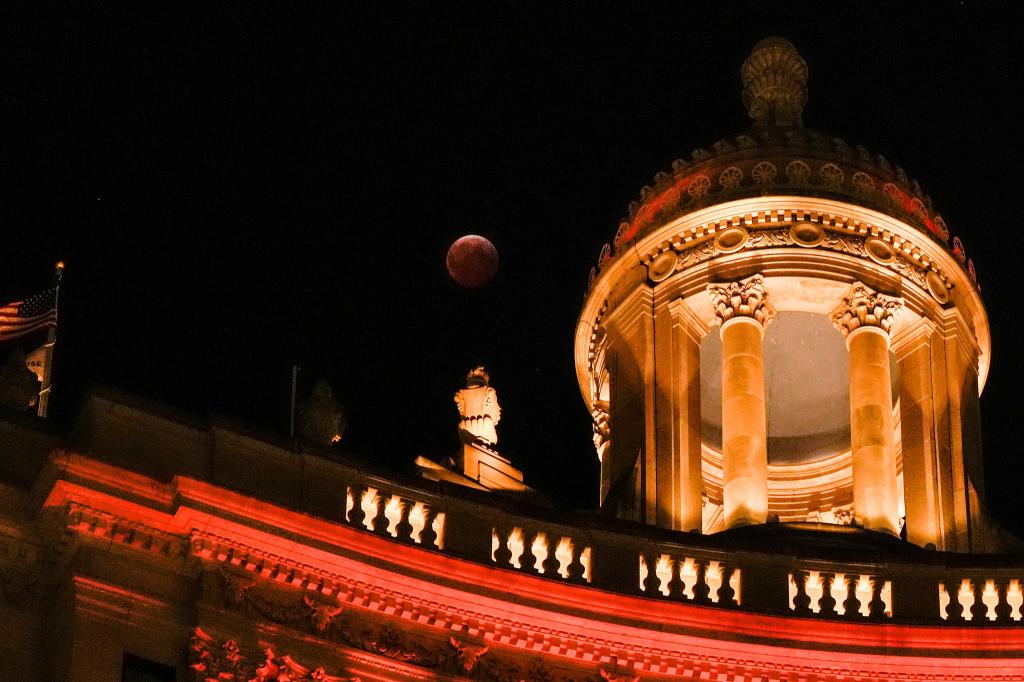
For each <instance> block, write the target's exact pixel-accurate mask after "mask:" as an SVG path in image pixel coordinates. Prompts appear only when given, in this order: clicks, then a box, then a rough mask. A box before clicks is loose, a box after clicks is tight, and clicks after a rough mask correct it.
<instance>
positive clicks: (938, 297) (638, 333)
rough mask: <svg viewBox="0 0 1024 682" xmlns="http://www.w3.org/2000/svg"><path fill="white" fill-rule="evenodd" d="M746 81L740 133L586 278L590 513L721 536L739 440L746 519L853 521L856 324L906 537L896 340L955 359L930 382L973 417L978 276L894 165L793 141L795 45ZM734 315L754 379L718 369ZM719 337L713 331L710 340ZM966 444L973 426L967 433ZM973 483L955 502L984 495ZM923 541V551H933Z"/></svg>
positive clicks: (639, 211)
mask: <svg viewBox="0 0 1024 682" xmlns="http://www.w3.org/2000/svg"><path fill="white" fill-rule="evenodd" d="M740 76H741V80H742V85H743V89H742V101H743V104H744V105H745V106H746V108H747V112H748V114H749V116H750V118H751V119H752V125H751V127H750V129H749V130H747V131H746V132H744V133H741V134H738V135H734V136H731V137H728V138H723V139H721V140H719V141H717V142H715V143H713V144H712V145H710V147H708V148H698V149H696V150H695V151H693V152H692V154H691V155H690V158H689V159H688V160H677V161H676V162H675V163H673V164H672V168H671V170H670V171H668V172H660V173H658V174H657V175H655V176H654V181H653V183H652V184H651V185H648V186H645V187H644V188H643V189H642V190H641V192H640V198H639V201H637V202H634V203H633V204H631V205H630V207H629V210H628V215H627V217H626V218H625V219H624V220H622V221H621V223H620V225H619V228H618V231H617V232H616V234H615V237H614V239H613V240H612V241H611V242H610V243H609V244H606V245H605V246H604V248H603V249H602V251H601V254H600V256H599V260H598V263H597V265H596V266H595V267H594V268H593V270H592V272H591V279H590V282H589V285H588V291H587V295H586V299H585V303H584V308H583V313H582V315H581V317H580V321H579V325H578V327H577V333H576V346H575V353H576V366H577V377H578V379H579V383H580V388H581V391H582V393H583V397H584V400H585V401H586V403H587V406H588V408H589V409H590V411H591V414H592V415H593V418H594V431H595V445H596V447H597V450H598V456H599V457H600V459H601V463H602V490H601V499H602V501H603V503H604V504H606V505H610V506H611V507H614V508H615V510H616V511H615V513H618V514H621V515H624V516H626V517H629V518H636V519H643V520H645V521H646V522H648V523H654V524H657V525H668V526H670V527H674V528H679V529H685V530H688V529H699V530H702V531H703V532H717V531H718V530H722V529H725V528H728V527H730V522H729V521H728V519H727V518H725V517H726V516H728V515H727V513H726V512H725V511H724V510H725V509H726V508H727V507H729V504H728V503H727V502H726V501H725V499H724V498H725V497H728V495H727V494H726V493H725V489H726V488H727V487H728V479H730V474H728V473H726V470H727V469H729V465H728V464H726V461H727V460H728V459H729V457H728V455H727V454H726V452H725V451H726V450H728V449H729V448H728V447H727V446H726V445H724V444H723V442H724V441H728V440H729V438H730V437H733V438H741V432H742V439H745V440H744V442H745V443H747V444H746V445H744V446H742V447H740V446H739V445H736V446H735V447H740V449H745V448H753V451H756V452H759V453H761V454H758V455H757V456H756V457H755V459H757V460H758V461H759V462H760V464H758V465H757V467H761V468H765V467H766V472H765V473H764V474H763V475H761V474H756V473H754V474H751V472H749V471H748V472H747V473H746V474H744V476H746V475H748V474H750V475H753V477H754V478H756V479H761V478H763V479H765V480H764V481H761V482H760V483H758V484H757V485H758V486H762V485H767V492H765V491H763V490H762V491H761V493H758V495H760V496H761V497H764V496H765V495H766V496H767V501H765V500H762V501H761V502H759V503H758V505H759V506H760V507H763V508H762V509H760V511H759V512H758V513H757V514H755V515H754V517H753V518H754V519H755V520H756V519H764V518H772V519H779V520H782V521H791V522H798V521H805V520H818V519H823V520H826V521H829V522H833V521H836V522H843V523H846V522H850V520H851V519H852V520H853V521H852V522H853V523H860V522H859V521H858V520H857V514H856V510H855V509H854V508H855V507H856V506H857V505H856V503H855V499H854V498H856V497H857V493H856V489H857V485H855V479H856V476H855V474H854V469H855V468H856V467H854V465H853V462H854V460H855V459H856V456H855V452H856V451H857V450H858V443H857V441H858V437H859V436H858V431H859V430H860V425H859V424H858V423H857V420H858V417H857V415H858V414H859V413H860V412H859V410H860V409H861V407H863V406H860V405H858V404H856V403H857V401H858V400H860V399H861V398H860V397H858V391H859V390H860V389H859V386H858V384H859V383H860V379H858V378H856V377H855V373H857V372H859V371H860V370H859V368H858V367H856V366H855V365H856V363H855V362H852V361H851V358H852V357H853V355H854V354H855V352H854V350H853V347H852V346H851V341H850V339H851V338H852V336H851V334H853V333H854V332H856V331H858V328H859V327H861V326H866V327H871V328H873V329H875V330H876V331H877V332H878V335H879V336H880V338H882V337H884V339H883V340H880V341H878V343H879V344H882V345H884V349H883V350H882V351H879V352H885V353H886V355H887V357H888V362H887V363H885V364H886V365H887V366H886V367H885V371H884V372H883V373H881V374H879V375H878V376H877V377H876V381H875V384H877V385H878V386H879V387H880V386H881V384H882V383H884V384H885V387H886V393H887V396H886V397H885V398H884V399H883V398H882V397H879V396H880V395H881V393H880V392H881V388H879V389H878V391H879V392H878V393H877V395H876V397H877V398H878V400H880V401H882V402H881V403H880V404H879V405H875V406H874V408H872V409H875V408H881V409H883V410H884V411H885V412H886V414H887V416H885V417H884V420H883V421H882V422H879V423H880V424H884V430H887V431H889V432H890V433H889V435H888V436H887V438H888V441H887V443H886V444H885V445H884V448H883V449H886V451H887V452H888V454H887V455H886V457H887V458H888V459H887V460H886V461H887V463H886V464H885V465H884V466H883V469H885V470H886V476H887V477H889V478H891V479H892V480H891V481H890V482H889V483H888V484H887V485H888V486H889V488H891V490H889V491H888V492H886V493H885V495H886V496H888V498H889V500H890V501H889V502H887V503H886V505H884V506H889V507H891V509H890V510H889V511H888V512H886V515H887V516H888V517H889V518H888V521H886V522H885V526H886V528H887V529H888V531H890V532H894V533H899V532H902V530H901V529H902V525H903V524H904V522H905V519H906V518H908V517H909V516H910V515H911V512H909V511H908V510H907V508H906V507H907V504H909V505H910V507H913V506H914V503H913V502H911V500H913V499H914V498H916V497H917V493H916V492H914V491H913V490H909V489H906V486H907V485H909V484H908V482H907V480H906V479H907V475H908V473H909V472H914V471H916V467H917V463H910V464H909V466H907V463H906V462H905V461H904V459H905V455H906V453H907V452H911V451H916V450H918V449H920V448H924V449H926V450H927V449H928V448H931V447H932V445H929V444H927V443H925V444H921V443H917V442H915V441H914V439H915V438H922V439H925V440H928V438H927V434H926V433H925V431H922V430H920V429H919V427H920V424H918V423H917V419H918V416H917V410H916V408H917V406H916V405H913V404H912V403H911V402H910V401H911V399H912V398H913V397H914V396H915V395H917V393H919V392H920V391H919V387H914V386H913V385H911V384H912V382H914V381H919V380H920V376H919V374H920V372H919V371H918V370H915V371H914V372H910V374H908V375H907V376H904V374H906V373H907V372H908V371H909V370H910V369H912V368H913V366H914V365H913V363H915V362H923V360H920V359H909V356H908V353H910V350H909V349H910V348H911V347H912V346H913V342H911V341H909V339H910V338H911V337H912V336H914V335H915V334H916V335H917V336H918V337H920V336H930V338H931V337H934V338H931V340H930V341H929V344H933V345H930V346H929V348H931V349H932V350H930V351H929V352H930V353H933V354H935V353H939V352H940V350H941V352H942V353H945V354H949V353H951V352H952V350H953V346H956V348H957V352H959V353H961V355H962V359H963V362H962V363H961V364H955V363H954V364H950V365H949V366H948V367H946V368H945V370H944V371H948V372H952V374H950V375H949V376H948V378H949V380H950V381H956V382H958V383H959V384H960V385H959V386H956V387H955V389H954V388H951V389H950V395H949V396H947V397H948V399H949V400H950V401H952V404H956V405H958V406H962V405H965V404H970V405H972V406H973V405H974V404H976V401H977V393H978V391H979V390H980V388H982V387H983V386H984V383H985V378H986V375H987V372H988V367H989V355H990V338H989V328H988V320H987V316H986V313H985V309H984V306H983V304H982V302H981V298H980V295H979V291H978V286H977V280H976V277H975V273H974V264H973V262H972V261H971V260H970V259H969V258H968V257H967V256H966V254H965V252H964V248H963V244H962V243H961V241H960V240H959V239H958V238H956V237H953V236H951V235H950V232H949V229H948V227H947V225H946V222H945V220H944V219H943V218H942V216H941V215H940V214H939V213H938V212H937V211H936V210H935V208H934V206H933V203H932V200H931V198H929V197H928V196H927V195H925V194H924V192H923V191H922V190H921V187H920V186H919V185H918V183H917V182H916V181H913V180H911V179H909V178H908V176H907V174H906V173H905V172H904V170H903V169H902V168H900V167H899V166H894V165H892V164H891V163H890V162H889V161H888V160H886V158H885V157H883V156H881V155H879V154H873V153H871V152H869V151H868V150H867V149H866V148H865V147H862V146H851V145H850V144H847V143H846V142H844V141H843V140H841V139H839V138H836V137H832V136H830V135H828V134H825V133H822V132H817V131H815V130H811V129H808V128H805V127H804V125H803V109H804V106H805V105H806V103H807V97H808V93H807V76H808V67H807V64H806V62H805V61H804V60H803V58H802V57H801V56H800V55H799V53H798V52H797V50H796V48H795V47H794V46H793V45H792V44H791V43H790V42H789V41H787V40H785V39H783V38H778V37H770V38H766V39H764V40H762V41H760V42H759V43H757V45H755V46H754V48H753V50H752V52H751V53H750V55H749V56H748V57H747V59H746V60H745V61H744V62H743V64H742V66H741V68H740ZM857 292H859V293H857ZM844 301H845V302H846V304H848V305H847V308H846V309H845V312H844V311H843V310H842V308H843V302H844ZM850 305H852V306H853V307H850ZM890 313H891V314H890ZM865 315H867V317H865ZM844 316H845V317H844ZM744 319H745V320H748V321H753V322H754V323H756V324H755V325H754V326H756V327H757V329H758V334H759V335H760V336H759V338H760V339H762V343H760V344H759V345H758V348H756V353H754V356H752V357H753V359H752V360H751V362H753V363H754V367H753V369H751V368H749V367H748V368H745V369H743V370H735V371H732V370H730V372H731V373H729V372H727V371H726V368H727V366H728V365H729V364H730V363H731V362H733V359H732V356H730V355H729V353H728V352H725V355H723V349H724V346H725V345H726V341H725V337H724V334H725V330H726V327H727V326H730V325H732V323H733V322H737V321H738V320H744ZM716 325H721V334H719V333H709V331H710V330H711V328H713V327H715V326H716ZM732 326H734V325H732ZM954 329H956V330H959V331H954ZM915 330H916V331H915ZM940 337H941V338H943V339H946V340H947V341H945V343H947V344H950V345H948V346H947V347H946V348H945V349H940V348H939V345H940V343H939V338H940ZM915 338H916V337H915ZM953 338H956V339H958V340H957V341H955V342H954V341H952V340H951V339H953ZM750 343H753V341H751V342H750ZM880 348H881V346H880ZM751 352H753V349H751ZM934 361H935V362H937V360H934ZM945 361H946V360H943V362H945ZM872 363H873V365H874V366H877V365H879V364H880V363H879V362H877V361H872ZM737 372H738V374H737ZM750 372H753V373H754V375H755V376H754V379H753V380H752V382H751V383H750V385H749V386H746V387H745V388H742V389H737V390H740V392H741V393H743V394H744V396H745V397H742V399H741V398H739V397H738V398H735V400H736V401H739V402H736V403H735V404H736V405H739V404H741V403H743V401H744V400H747V398H750V400H752V401H753V402H752V403H750V404H746V406H745V407H744V408H743V410H746V411H748V412H749V415H748V417H749V419H747V418H746V417H744V419H747V421H743V420H742V419H741V421H743V423H742V424H741V425H740V426H736V427H735V428H739V429H740V431H733V432H732V436H730V435H728V434H724V433H723V432H724V431H728V430H729V429H730V427H729V425H728V424H727V423H726V422H728V419H729V417H730V414H732V413H733V412H735V410H736V409H739V408H738V407H737V408H735V409H734V408H733V407H729V405H727V403H729V401H730V398H729V396H728V395H726V393H727V392H728V390H729V386H730V381H739V380H740V379H737V377H740V378H741V379H742V380H743V381H746V380H747V374H749V373H750ZM882 374H884V376H882ZM935 378H936V377H934V376H933V377H931V378H929V381H931V380H934V379H935ZM972 386H973V388H971V387H972ZM751 392H752V394H755V395H754V397H750V396H747V395H746V393H751ZM954 394H955V395H954ZM908 408H914V409H912V410H910V409H908ZM964 409H967V408H964ZM970 409H973V407H971V408H970ZM876 411H877V409H876ZM889 413H891V414H889ZM908 416H909V418H910V419H911V420H912V422H911V423H909V424H908V423H907V421H906V420H907V418H908ZM879 419H881V417H879ZM935 419H941V416H936V417H935ZM965 419H966V418H965ZM751 420H752V421H751ZM926 421H928V420H926ZM755 422H756V423H755ZM751 429H752V431H750V432H749V433H748V432H747V430H751ZM913 429H918V433H917V434H911V431H912V430H913ZM964 429H970V430H972V433H973V430H976V429H975V426H973V422H972V425H969V426H968V425H966V422H965V425H964ZM876 430H877V429H876ZM874 437H875V436H871V437H870V438H869V440H870V439H872V438H874ZM621 439H624V440H625V441H626V444H625V445H624V446H623V450H621V451H619V452H618V453H617V452H616V450H615V448H616V444H617V443H618V442H621ZM737 442H738V441H737ZM929 442H930V441H929ZM958 447H959V449H960V450H961V451H966V449H969V447H973V446H958ZM979 452H980V451H979ZM748 454H749V453H748ZM915 456H916V455H915ZM974 456H977V457H980V454H977V453H976V455H971V457H974ZM620 458H621V459H620ZM890 460H891V461H890ZM744 466H745V465H744ZM951 466H952V465H951ZM971 466H973V465H971ZM978 466H979V467H980V463H979V464H978ZM757 467H755V468H757ZM862 468H863V467H862ZM890 468H891V469H892V471H891V472H889V471H888V470H889V469H890ZM908 470H909V472H908ZM890 474H891V476H890ZM975 478H976V479H977V480H976V481H975V483H974V484H969V486H968V487H970V485H975V484H976V485H977V486H979V487H980V485H981V482H980V478H979V477H977V476H975ZM916 486H918V483H916V482H915V483H913V485H910V487H911V488H913V487H916ZM666 491H668V492H666ZM933 492H934V491H930V492H927V493H922V494H924V495H925V496H926V497H927V496H930V495H932V493H933ZM947 494H949V495H953V493H952V492H948V493H947ZM871 495H874V493H872V494H871ZM698 497H699V498H700V499H699V501H698V499H697V498H698ZM865 504H867V503H866V502H865ZM709 510H711V511H710V512H709ZM861 513H862V514H863V513H866V512H865V510H861ZM920 513H921V514H925V512H923V511H922V512H920ZM750 521H751V519H745V520H744V521H743V522H744V523H747V522H750ZM755 522H756V521H755ZM868 525H870V523H869V524H868ZM961 525H962V527H963V522H962V523H961ZM964 528H965V527H964ZM947 530H948V529H947ZM935 532H936V531H935V530H934V528H933V529H932V530H931V531H929V533H931V535H929V538H930V539H928V540H922V544H927V543H929V542H930V543H933V544H937V546H943V543H942V542H937V543H936V542H934V541H935V539H936V538H934V537H932V535H934V534H935ZM963 532H966V531H965V530H964V531H963ZM946 546H950V545H949V544H948V543H947V544H946Z"/></svg>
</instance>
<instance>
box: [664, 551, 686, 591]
mask: <svg viewBox="0 0 1024 682" xmlns="http://www.w3.org/2000/svg"><path fill="white" fill-rule="evenodd" d="M685 565H686V559H672V558H671V557H670V558H669V560H668V567H669V569H670V570H671V571H672V573H671V575H669V577H668V596H669V597H672V598H673V599H685V598H686V594H685V593H684V590H685V589H686V585H685V584H684V583H683V566H685Z"/></svg>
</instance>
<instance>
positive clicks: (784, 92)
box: [740, 36, 807, 127]
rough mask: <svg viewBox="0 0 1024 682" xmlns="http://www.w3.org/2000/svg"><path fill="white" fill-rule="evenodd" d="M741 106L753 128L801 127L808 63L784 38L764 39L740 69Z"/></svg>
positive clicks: (805, 96)
mask: <svg viewBox="0 0 1024 682" xmlns="http://www.w3.org/2000/svg"><path fill="white" fill-rule="evenodd" d="M740 76H741V77H742V78H743V104H744V105H746V107H747V111H748V112H749V113H750V118H752V119H754V125H755V126H767V125H776V126H799V127H803V121H802V120H801V118H800V115H801V114H802V113H803V110H804V105H806V104H807V62H805V61H804V60H803V58H802V57H801V56H800V54H799V53H798V52H797V51H796V48H795V47H793V43H791V42H789V41H788V40H786V39H785V38H779V37H775V36H773V37H771V38H765V39H764V40H762V41H761V42H759V43H758V44H757V45H755V46H754V49H753V50H752V51H751V52H750V56H749V57H747V60H746V61H745V62H743V67H742V68H741V69H740Z"/></svg>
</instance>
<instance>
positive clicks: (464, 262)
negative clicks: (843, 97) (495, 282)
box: [445, 234, 498, 289]
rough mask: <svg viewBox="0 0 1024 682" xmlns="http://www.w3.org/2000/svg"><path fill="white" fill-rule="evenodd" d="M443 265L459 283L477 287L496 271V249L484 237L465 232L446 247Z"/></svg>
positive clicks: (472, 287)
mask: <svg viewBox="0 0 1024 682" xmlns="http://www.w3.org/2000/svg"><path fill="white" fill-rule="evenodd" d="M445 265H447V266H448V274H449V275H451V276H452V279H454V280H455V281H456V282H458V283H459V284H460V285H462V286H464V287H466V288H467V289H479V288H480V287H482V286H484V285H485V284H487V283H488V282H490V281H491V280H492V279H494V275H495V274H496V273H497V272H498V250H497V249H496V248H494V244H492V243H491V242H490V241H488V240H487V239H486V238H484V237H481V236H479V235H476V234H467V235H466V236H464V237H459V238H458V239H456V240H455V242H454V243H453V244H452V245H451V246H450V247H449V248H448V255H447V257H446V258H445Z"/></svg>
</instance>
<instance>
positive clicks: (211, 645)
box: [189, 628, 359, 682]
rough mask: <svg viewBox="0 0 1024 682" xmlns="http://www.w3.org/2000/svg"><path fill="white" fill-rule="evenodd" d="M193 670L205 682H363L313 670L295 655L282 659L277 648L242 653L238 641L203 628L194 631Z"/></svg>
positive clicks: (343, 674)
mask: <svg viewBox="0 0 1024 682" xmlns="http://www.w3.org/2000/svg"><path fill="white" fill-rule="evenodd" d="M189 668H190V669H191V670H192V671H193V672H194V674H195V679H196V680H197V682H198V681H201V682H280V681H281V680H288V682H359V678H357V677H350V676H347V675H345V673H344V672H340V671H339V674H336V675H335V674H331V673H328V672H327V670H326V669H325V668H324V667H323V666H317V667H316V668H310V667H307V666H305V665H302V664H301V663H299V662H298V661H296V660H295V659H294V658H292V657H291V656H289V655H287V654H285V655H283V656H279V655H278V654H277V652H276V651H275V649H274V648H273V647H269V646H268V647H264V648H263V650H262V651H261V652H259V653H256V654H253V653H251V652H248V651H247V652H245V653H243V652H242V649H241V648H240V647H239V646H238V642H237V641H235V640H233V639H228V640H225V641H223V642H220V641H218V640H216V639H214V638H213V637H211V636H210V635H208V634H207V633H206V632H204V631H203V629H202V628H196V629H195V630H194V631H193V632H192V637H191V640H190V643H189Z"/></svg>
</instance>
